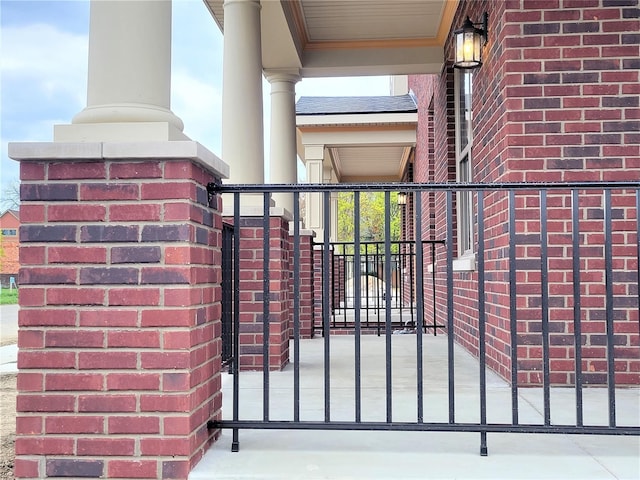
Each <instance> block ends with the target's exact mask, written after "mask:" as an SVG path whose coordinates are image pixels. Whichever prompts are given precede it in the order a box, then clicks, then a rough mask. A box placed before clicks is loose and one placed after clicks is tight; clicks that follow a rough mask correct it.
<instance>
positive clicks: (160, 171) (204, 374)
mask: <svg viewBox="0 0 640 480" xmlns="http://www.w3.org/2000/svg"><path fill="white" fill-rule="evenodd" d="M213 180H214V178H213V176H212V174H211V173H209V170H208V169H207V170H204V169H203V168H201V166H200V164H196V163H194V162H192V161H190V160H156V159H154V160H139V159H138V160H136V159H132V160H128V159H120V160H108V161H95V162H88V161H60V160H53V161H47V160H42V161H22V163H21V181H22V189H21V199H22V222H23V223H22V227H21V230H20V238H21V242H22V243H21V251H20V258H21V263H22V269H21V272H20V278H21V283H22V286H21V289H20V313H19V325H20V330H19V340H18V345H19V355H18V367H19V374H18V398H17V420H16V424H17V427H16V434H17V436H16V444H15V447H16V460H15V476H16V477H17V478H46V477H60V476H73V477H94V478H98V477H110V478H186V477H187V475H188V472H189V471H190V469H191V468H192V467H193V465H195V463H197V461H198V460H199V459H200V457H201V456H202V455H203V453H204V451H205V449H206V448H207V447H208V445H209V444H210V443H211V442H212V441H213V439H214V437H215V435H216V432H213V431H208V430H207V427H206V424H207V420H209V419H210V418H215V417H218V416H219V415H220V409H221V393H220V388H221V386H220V340H219V337H220V285H219V284H220V249H219V245H220V229H221V218H220V215H219V214H218V212H217V209H216V208H213V209H210V208H208V199H207V192H206V185H207V183H208V182H211V181H213ZM218 202H219V199H218V198H214V200H213V206H214V207H216V206H217V205H218Z"/></svg>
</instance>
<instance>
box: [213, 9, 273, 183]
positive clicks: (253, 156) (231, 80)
mask: <svg viewBox="0 0 640 480" xmlns="http://www.w3.org/2000/svg"><path fill="white" fill-rule="evenodd" d="M222 73H223V77H222V159H223V161H224V162H226V163H227V164H228V165H229V166H230V168H231V171H230V176H229V183H264V130H263V121H262V47H261V38H260V0H224V58H223V72H222Z"/></svg>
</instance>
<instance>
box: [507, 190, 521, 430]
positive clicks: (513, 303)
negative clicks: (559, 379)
mask: <svg viewBox="0 0 640 480" xmlns="http://www.w3.org/2000/svg"><path fill="white" fill-rule="evenodd" d="M516 243H517V242H516V196H515V191H513V190H509V315H510V322H509V324H510V327H511V422H512V423H513V424H514V425H517V424H518V421H519V420H518V304H517V295H518V287H517V278H516V248H517V246H516Z"/></svg>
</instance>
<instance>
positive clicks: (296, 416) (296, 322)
mask: <svg viewBox="0 0 640 480" xmlns="http://www.w3.org/2000/svg"><path fill="white" fill-rule="evenodd" d="M299 209H300V192H293V420H294V421H295V422H299V421H300V211H299Z"/></svg>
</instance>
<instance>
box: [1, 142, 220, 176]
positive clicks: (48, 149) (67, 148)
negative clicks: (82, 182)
mask: <svg viewBox="0 0 640 480" xmlns="http://www.w3.org/2000/svg"><path fill="white" fill-rule="evenodd" d="M8 151H9V158H12V159H13V160H17V161H21V162H26V161H38V160H58V159H59V160H67V161H79V160H95V161H100V160H136V159H139V160H142V159H149V158H152V159H158V160H192V161H194V162H195V163H197V164H199V165H201V166H202V167H203V168H205V169H206V170H208V171H210V172H212V173H213V174H214V175H215V176H217V177H220V178H228V177H229V165H227V164H226V163H224V162H223V161H222V160H221V159H220V158H219V157H218V156H217V155H215V154H214V153H213V152H211V151H210V150H209V149H207V148H206V147H204V146H203V145H201V144H200V143H198V142H194V141H191V140H189V141H174V142H169V141H166V142H164V141H163V142H11V143H9V146H8Z"/></svg>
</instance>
